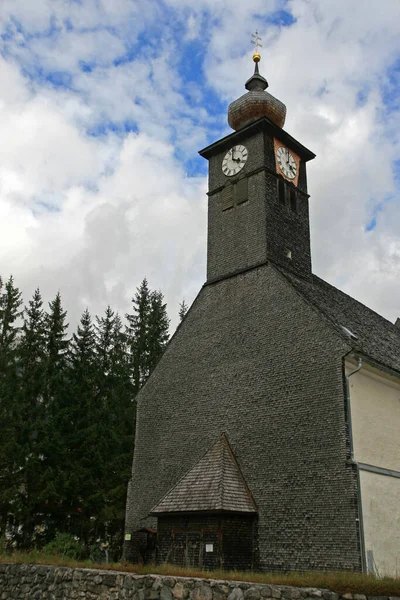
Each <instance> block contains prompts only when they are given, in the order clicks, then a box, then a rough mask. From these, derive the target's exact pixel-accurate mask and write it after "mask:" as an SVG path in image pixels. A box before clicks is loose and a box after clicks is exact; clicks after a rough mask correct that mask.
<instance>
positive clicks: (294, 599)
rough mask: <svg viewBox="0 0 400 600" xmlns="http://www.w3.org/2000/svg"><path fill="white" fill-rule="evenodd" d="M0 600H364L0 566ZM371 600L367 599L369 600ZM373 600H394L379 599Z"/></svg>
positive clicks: (271, 588)
mask: <svg viewBox="0 0 400 600" xmlns="http://www.w3.org/2000/svg"><path fill="white" fill-rule="evenodd" d="M0 598H1V599H2V600H9V599H11V598H13V599H15V600H35V599H46V600H55V599H57V598H59V599H62V600H76V599H78V598H86V599H87V600H126V599H129V598H132V599H134V600H263V599H265V600H281V599H282V600H303V599H304V600H319V599H320V600H322V599H323V600H341V598H343V600H368V598H367V596H365V595H362V594H356V595H355V596H354V597H353V596H352V595H351V594H345V595H344V596H343V597H341V596H339V595H338V594H335V593H332V592H330V591H328V590H324V589H317V588H296V587H289V586H278V585H262V584H254V583H245V582H240V581H220V580H213V579H209V580H206V579H195V578H187V577H167V576H159V575H135V574H132V573H121V572H117V571H99V570H94V569H93V570H92V569H70V568H68V567H52V566H43V565H5V564H0ZM371 600H372V599H371ZM379 600H400V599H398V598H393V597H392V598H390V599H389V598H386V597H380V598H379Z"/></svg>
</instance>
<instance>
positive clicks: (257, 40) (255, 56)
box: [250, 31, 262, 62]
mask: <svg viewBox="0 0 400 600" xmlns="http://www.w3.org/2000/svg"><path fill="white" fill-rule="evenodd" d="M251 37H252V38H253V39H252V40H250V41H251V43H252V44H254V46H255V48H254V54H253V60H254V62H260V59H261V55H260V53H259V51H258V49H259V48H262V44H261V42H262V39H261V38H260V36H259V35H258V31H256V32H255V33H252V34H251Z"/></svg>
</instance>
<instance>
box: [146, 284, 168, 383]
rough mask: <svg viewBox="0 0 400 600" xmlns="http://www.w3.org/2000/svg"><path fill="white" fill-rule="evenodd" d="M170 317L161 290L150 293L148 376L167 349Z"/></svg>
mask: <svg viewBox="0 0 400 600" xmlns="http://www.w3.org/2000/svg"><path fill="white" fill-rule="evenodd" d="M168 330H169V318H168V315H167V305H166V304H165V303H164V297H163V295H162V293H161V292H160V291H154V292H152V293H151V295H150V314H149V325H148V334H147V335H148V358H147V372H146V376H147V377H148V376H149V375H150V373H151V372H152V370H153V369H154V367H155V366H156V364H157V363H158V361H159V359H160V358H161V355H162V353H163V352H164V350H165V346H166V345H167V342H168V339H169V335H168Z"/></svg>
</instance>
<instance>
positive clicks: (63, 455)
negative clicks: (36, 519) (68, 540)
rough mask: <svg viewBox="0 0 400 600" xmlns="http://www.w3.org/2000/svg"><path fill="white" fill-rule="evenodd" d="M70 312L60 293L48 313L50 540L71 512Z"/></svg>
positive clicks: (44, 479)
mask: <svg viewBox="0 0 400 600" xmlns="http://www.w3.org/2000/svg"><path fill="white" fill-rule="evenodd" d="M66 317H67V313H66V311H64V310H63V308H62V303H61V296H60V293H59V292H58V293H57V295H56V297H55V298H54V300H52V301H51V302H50V303H49V310H48V312H46V313H45V317H44V323H45V368H44V386H43V405H44V411H45V413H46V419H45V423H44V426H43V446H44V451H43V454H44V456H43V461H42V472H41V483H40V485H41V490H42V499H43V510H42V513H43V518H44V520H45V521H46V532H47V537H48V538H50V539H51V538H52V537H53V536H54V534H55V532H56V531H58V530H60V529H61V530H62V529H63V528H64V527H65V526H66V519H67V515H68V511H67V510H66V508H65V487H66V484H67V473H68V471H69V470H68V469H67V468H66V465H67V466H68V458H69V457H68V448H67V447H66V444H65V441H66V435H65V423H68V421H69V416H68V410H69V409H68V401H69V393H68V389H67V365H68V358H67V353H68V346H69V341H68V340H67V339H66V338H67V329H68V324H67V323H66Z"/></svg>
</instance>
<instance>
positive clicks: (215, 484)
mask: <svg viewBox="0 0 400 600" xmlns="http://www.w3.org/2000/svg"><path fill="white" fill-rule="evenodd" d="M200 511H201V512H203V511H228V512H240V513H256V512H257V509H256V506H255V504H254V500H253V498H252V496H251V493H250V491H249V489H248V487H247V485H246V482H245V480H244V478H243V475H242V473H241V471H240V468H239V466H238V464H237V462H236V460H235V457H234V456H233V453H232V450H231V448H230V446H229V443H228V440H227V439H226V437H225V435H222V436H221V438H220V439H219V440H218V442H217V443H216V444H214V445H213V446H212V447H211V448H210V450H209V451H208V452H207V453H206V454H205V455H204V456H203V457H202V458H201V459H200V460H199V462H198V463H197V464H196V465H195V466H194V467H193V468H192V469H191V470H190V471H188V473H186V475H185V476H184V477H183V478H182V479H181V480H180V481H178V483H177V484H176V485H175V486H174V487H173V488H172V489H171V490H170V491H169V492H168V493H167V494H166V496H164V498H162V500H161V501H160V502H159V503H158V504H157V505H156V506H155V507H154V508H153V509H152V510H151V511H150V513H151V514H154V515H159V514H166V513H177V512H185V513H187V512H200Z"/></svg>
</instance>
